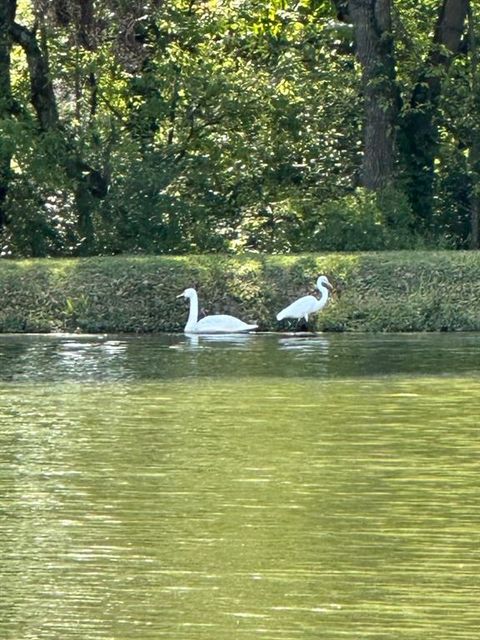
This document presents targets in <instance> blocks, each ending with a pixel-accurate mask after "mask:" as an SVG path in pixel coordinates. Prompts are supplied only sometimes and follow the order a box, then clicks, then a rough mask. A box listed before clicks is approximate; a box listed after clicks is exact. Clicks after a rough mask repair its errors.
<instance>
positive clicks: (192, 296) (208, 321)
mask: <svg viewBox="0 0 480 640" xmlns="http://www.w3.org/2000/svg"><path fill="white" fill-rule="evenodd" d="M177 298H187V299H188V300H190V312H189V314H188V320H187V324H186V325H185V329H184V333H242V332H245V331H252V330H253V329H257V326H258V325H256V324H247V323H246V322H243V321H242V320H239V319H238V318H235V317H234V316H228V315H220V314H219V315H214V316H206V317H205V318H202V319H201V320H199V319H198V296H197V292H196V291H195V289H192V288H189V289H185V291H184V292H183V293H181V294H180V295H179V296H177Z"/></svg>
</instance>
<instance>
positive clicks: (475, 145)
mask: <svg viewBox="0 0 480 640" xmlns="http://www.w3.org/2000/svg"><path fill="white" fill-rule="evenodd" d="M468 36H469V37H468V42H469V50H470V57H471V73H472V81H471V88H472V95H473V99H472V105H473V112H474V113H476V114H478V113H479V112H480V82H479V76H478V73H479V71H478V48H477V38H476V36H475V19H474V14H473V7H471V6H469V7H468ZM468 163H469V171H470V181H471V184H470V249H479V248H480V130H479V127H478V125H477V126H475V125H474V126H473V127H472V130H471V136H470V146H469V153H468Z"/></svg>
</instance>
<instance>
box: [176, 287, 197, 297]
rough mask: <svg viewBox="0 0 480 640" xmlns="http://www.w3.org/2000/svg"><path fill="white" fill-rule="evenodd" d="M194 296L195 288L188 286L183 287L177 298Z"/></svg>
mask: <svg viewBox="0 0 480 640" xmlns="http://www.w3.org/2000/svg"><path fill="white" fill-rule="evenodd" d="M194 296H195V289H192V288H188V289H185V291H182V293H181V294H180V295H179V296H177V298H189V299H190V298H193V297H194Z"/></svg>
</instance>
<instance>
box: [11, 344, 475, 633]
mask: <svg viewBox="0 0 480 640" xmlns="http://www.w3.org/2000/svg"><path fill="white" fill-rule="evenodd" d="M444 337H445V336H388V337H386V338H384V337H362V336H329V335H327V336H325V335H322V336H307V337H298V336H251V337H249V336H243V338H245V339H243V340H240V341H238V340H236V339H234V340H229V339H227V337H226V336H222V338H224V339H223V340H218V337H216V339H214V340H212V339H209V338H206V337H205V336H198V337H197V338H198V339H197V340H195V341H192V340H191V339H189V338H188V337H185V336H166V337H162V338H158V339H157V338H124V337H119V338H115V339H113V338H112V337H110V336H96V337H80V336H70V337H68V336H67V337H61V338H60V337H56V338H54V337H34V336H30V337H27V336H23V337H20V336H18V337H3V338H0V376H1V379H2V385H1V387H0V556H1V559H2V560H1V563H0V581H1V585H2V588H1V589H0V611H1V615H0V638H2V640H3V639H5V640H40V639H41V640H43V639H45V640H89V639H95V640H111V639H114V640H127V639H128V640H144V639H145V640H147V639H150V638H151V639H154V638H155V639H157V638H168V639H169V640H184V639H193V640H225V639H226V638H245V639H248V640H250V639H251V638H255V637H262V638H268V639H278V640H280V639H281V640H284V639H288V640H290V639H291V640H293V639H297V638H301V639H302V640H314V639H315V640H317V639H318V638H328V639H330V638H332V639H335V638H347V639H349V640H359V639H368V640H371V639H372V640H373V639H377V638H381V639H382V640H383V639H386V640H390V639H391V640H397V639H400V640H418V639H420V638H422V639H423V638H435V640H451V639H465V640H467V639H468V640H471V639H472V638H474V637H476V633H477V629H478V627H479V622H480V620H479V617H480V615H479V614H478V597H479V587H478V573H479V570H480V557H479V553H478V549H479V542H480V539H479V538H480V515H479V510H478V506H479V504H478V495H479V488H480V487H479V485H480V480H479V478H480V475H479V471H480V469H479V462H478V461H479V459H480V456H479V454H480V440H479V438H478V415H479V414H480V377H479V376H478V369H477V368H476V367H477V363H478V356H479V355H480V353H479V350H480V336H475V335H470V336H467V335H463V336H449V337H448V339H445V340H444ZM350 338H351V339H350Z"/></svg>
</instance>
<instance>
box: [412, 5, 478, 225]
mask: <svg viewBox="0 0 480 640" xmlns="http://www.w3.org/2000/svg"><path fill="white" fill-rule="evenodd" d="M468 6H469V0H443V2H442V6H441V7H440V11H439V14H438V19H437V24H436V26H435V32H434V37H433V42H432V47H431V50H430V54H429V56H428V59H427V61H426V62H425V64H424V66H423V68H422V72H421V73H420V75H419V78H418V81H417V83H416V85H415V87H414V89H413V93H412V98H411V100H410V108H409V109H408V111H406V113H405V115H404V117H403V118H402V121H401V131H402V134H401V151H402V157H403V162H404V165H405V173H406V178H407V183H406V189H407V194H408V197H409V200H410V203H411V205H412V209H413V211H414V212H415V214H416V217H417V220H418V221H419V222H420V223H421V226H422V227H423V230H424V231H428V230H430V228H431V226H432V214H433V178H434V163H435V157H436V153H437V148H438V144H439V141H438V131H437V125H436V122H435V117H436V114H437V111H438V105H439V101H440V97H441V91H442V79H441V75H440V72H441V71H442V70H444V71H446V70H447V69H448V67H449V65H450V62H451V59H452V56H454V55H455V54H456V53H458V51H459V48H460V44H461V39H462V35H463V33H464V30H465V23H466V20H465V19H466V16H467V10H468Z"/></svg>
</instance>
